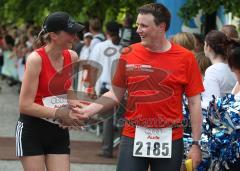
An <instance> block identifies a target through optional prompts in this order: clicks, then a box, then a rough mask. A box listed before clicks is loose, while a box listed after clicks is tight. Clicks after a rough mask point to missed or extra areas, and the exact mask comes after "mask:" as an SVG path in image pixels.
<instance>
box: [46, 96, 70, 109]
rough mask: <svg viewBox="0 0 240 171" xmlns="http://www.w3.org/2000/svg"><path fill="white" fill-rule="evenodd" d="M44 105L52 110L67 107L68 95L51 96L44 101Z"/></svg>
mask: <svg viewBox="0 0 240 171" xmlns="http://www.w3.org/2000/svg"><path fill="white" fill-rule="evenodd" d="M42 101H43V105H44V106H46V107H50V108H60V107H64V106H67V104H68V102H67V95H66V94H62V95H58V96H49V97H45V98H43V99H42Z"/></svg>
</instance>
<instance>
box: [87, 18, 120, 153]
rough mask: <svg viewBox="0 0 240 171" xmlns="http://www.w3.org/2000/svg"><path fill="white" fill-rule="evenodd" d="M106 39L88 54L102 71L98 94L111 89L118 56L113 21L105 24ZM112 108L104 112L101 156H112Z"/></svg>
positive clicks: (118, 43) (116, 28) (116, 26)
mask: <svg viewBox="0 0 240 171" xmlns="http://www.w3.org/2000/svg"><path fill="white" fill-rule="evenodd" d="M106 37H107V40H105V41H104V42H100V43H98V44H96V45H95V46H94V48H93V50H92V53H91V55H90V59H91V60H93V61H96V62H99V64H101V66H102V73H101V75H100V77H99V78H98V80H97V82H96V85H95V92H96V94H97V95H98V96H100V95H102V94H104V93H106V92H107V91H109V90H110V89H111V84H112V83H111V79H112V75H111V73H112V68H115V67H116V66H115V67H114V62H115V61H116V60H118V59H119V57H120V50H121V48H122V46H121V45H120V38H119V24H118V23H117V22H115V21H110V22H108V23H107V24H106ZM113 113H114V109H111V110H109V111H106V112H104V122H103V141H102V149H101V152H100V153H99V155H100V156H102V157H112V155H113V139H114V125H113Z"/></svg>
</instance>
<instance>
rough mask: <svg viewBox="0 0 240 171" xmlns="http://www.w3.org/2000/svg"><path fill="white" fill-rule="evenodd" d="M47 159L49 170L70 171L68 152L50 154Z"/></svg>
mask: <svg viewBox="0 0 240 171" xmlns="http://www.w3.org/2000/svg"><path fill="white" fill-rule="evenodd" d="M45 161H46V168H47V171H70V157H69V155H68V154H48V155H46V160H45Z"/></svg>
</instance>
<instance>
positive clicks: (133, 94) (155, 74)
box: [126, 64, 174, 111]
mask: <svg viewBox="0 0 240 171" xmlns="http://www.w3.org/2000/svg"><path fill="white" fill-rule="evenodd" d="M126 72H127V77H128V93H129V103H128V104H127V109H128V110H130V111H134V110H135V109H136V106H137V104H147V103H149V104H151V103H156V102H160V101H164V100H166V99H168V98H170V97H171V96H173V94H174V91H173V89H172V88H170V87H168V86H166V85H163V84H161V82H162V81H163V80H164V79H165V78H166V77H167V76H168V72H167V71H165V70H163V69H160V68H154V67H152V66H150V65H140V64H128V65H126Z"/></svg>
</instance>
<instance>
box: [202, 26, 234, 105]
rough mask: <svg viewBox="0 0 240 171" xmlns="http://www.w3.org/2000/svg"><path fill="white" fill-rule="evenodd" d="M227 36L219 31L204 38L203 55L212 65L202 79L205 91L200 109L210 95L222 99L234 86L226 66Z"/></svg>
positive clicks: (232, 77)
mask: <svg viewBox="0 0 240 171" xmlns="http://www.w3.org/2000/svg"><path fill="white" fill-rule="evenodd" d="M228 43H229V41H228V39H227V36H226V35H225V34H224V33H222V32H220V31H216V30H213V31H210V32H209V33H208V34H207V35H206V38H205V45H204V53H205V56H206V57H208V58H209V59H210V61H211V63H212V65H211V66H210V67H208V68H207V70H206V72H205V77H204V82H203V84H204V88H205V91H204V92H203V93H202V101H203V103H202V107H203V108H206V107H207V106H208V104H209V101H210V100H211V99H212V95H214V96H215V97H223V96H224V95H225V94H226V93H231V91H232V89H233V87H234V85H235V84H236V77H235V76H234V74H233V73H232V72H231V70H230V68H229V67H228V64H227V55H226V52H227V50H226V49H227V47H228Z"/></svg>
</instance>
